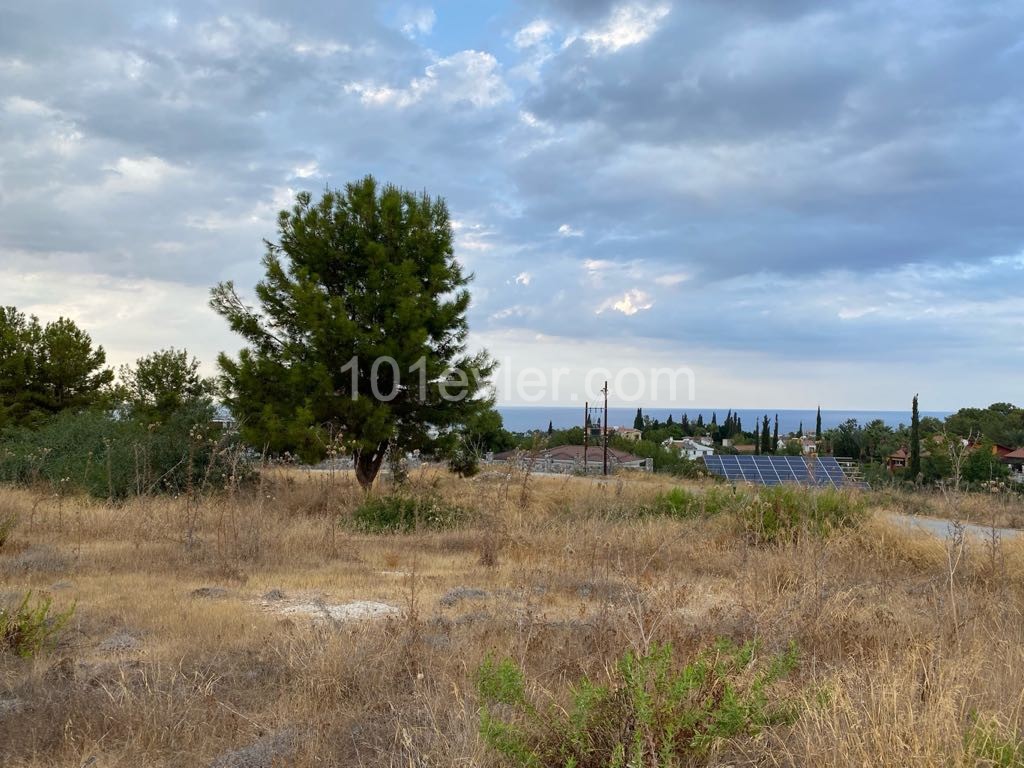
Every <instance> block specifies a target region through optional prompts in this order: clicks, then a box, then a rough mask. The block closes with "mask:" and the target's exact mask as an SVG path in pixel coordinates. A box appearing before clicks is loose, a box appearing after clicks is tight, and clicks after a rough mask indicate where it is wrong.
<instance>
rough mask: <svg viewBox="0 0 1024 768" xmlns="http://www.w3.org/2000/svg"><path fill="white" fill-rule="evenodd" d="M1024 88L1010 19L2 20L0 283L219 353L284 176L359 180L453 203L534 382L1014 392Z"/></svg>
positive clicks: (754, 396)
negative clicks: (594, 355) (649, 371)
mask: <svg viewBox="0 0 1024 768" xmlns="http://www.w3.org/2000/svg"><path fill="white" fill-rule="evenodd" d="M466 13H467V14H468V13H469V12H468V11H467V12H466ZM1021 72H1024V6H1021V4H1020V3H1017V2H978V3H970V4H964V3H957V2H954V1H953V0H943V1H942V2H939V1H937V0H932V1H930V2H921V3H914V4H902V5H899V6H893V5H892V4H883V3H878V2H850V3H846V4H841V5H839V4H828V5H822V4H820V3H812V2H809V1H803V0H787V2H772V3H763V2H755V0H728V1H725V2H723V1H720V0H719V1H715V2H712V0H691V1H690V2H682V1H681V0H676V2H669V0H638V1H635V2H634V1H631V0H625V2H616V1H614V0H608V1H607V2H605V1H604V0H601V1H600V2H595V1H594V0H587V1H586V2H583V0H530V2H527V3H524V4H520V5H519V6H518V7H516V8H509V7H507V6H505V5H504V4H495V5H494V7H493V8H488V7H487V6H486V5H483V4H481V5H480V6H479V7H477V6H474V9H473V15H472V17H469V16H459V15H458V14H455V13H454V12H451V11H450V10H447V9H446V8H445V7H442V6H438V7H437V8H434V7H431V5H430V4H429V3H426V2H420V3H402V4H399V3H384V4H381V5H379V6H374V5H373V4H371V3H364V2H355V1H354V0H353V1H352V2H327V0H321V1H320V2H313V3H305V4H302V5H301V6H295V7H289V6H283V5H281V4H279V3H270V2H247V3H245V2H225V3H217V4H208V3H200V4H189V5H188V6H187V7H183V8H175V7H174V6H173V5H168V6H166V7H164V8H162V9H159V10H157V9H152V8H150V9H144V10H140V8H139V7H138V6H137V5H136V4H132V3H127V2H121V3H115V2H106V3H96V4H87V5H83V4H80V3H70V2H67V3H56V2H41V3H36V4H20V3H19V4H16V5H15V4H12V3H5V4H0V280H2V285H3V296H2V297H0V298H2V300H3V302H4V303H15V304H19V305H23V306H24V307H25V308H27V309H30V310H34V311H37V312H39V313H41V314H56V313H60V312H67V313H71V314H75V312H76V311H77V312H78V313H79V314H85V315H86V317H84V318H81V319H82V320H83V321H87V322H90V323H91V330H93V332H94V335H95V336H96V337H97V338H99V339H100V340H101V341H105V342H106V343H107V345H108V346H109V347H112V348H113V349H114V350H116V351H117V353H118V354H119V355H121V356H122V357H131V356H133V355H136V354H142V353H145V352H147V351H149V349H150V348H153V347H156V346H162V345H169V344H175V345H177V346H190V347H193V348H194V349H195V351H196V352H198V353H199V354H200V355H201V356H202V357H204V358H205V359H206V360H210V359H211V358H212V356H213V354H214V352H215V351H216V350H217V349H219V348H223V347H225V346H229V345H230V344H231V343H232V340H231V338H230V336H228V335H227V334H226V332H224V331H223V329H222V327H221V324H220V321H219V319H218V318H216V317H214V316H213V315H212V314H211V313H209V311H208V310H206V309H204V304H205V300H206V290H207V288H208V287H209V286H210V285H211V284H213V283H214V282H216V281H218V280H220V279H224V278H227V277H231V278H234V279H236V280H237V281H238V282H239V284H241V285H247V284H251V283H252V282H254V281H255V279H256V278H257V277H258V274H259V263H258V260H259V257H260V255H261V250H262V246H261V238H264V237H270V236H272V235H273V230H274V220H275V216H276V212H277V211H278V210H279V209H280V208H282V207H284V206H286V205H288V204H289V201H290V200H291V199H292V197H293V195H294V193H295V192H296V191H298V190H300V189H310V190H313V191H317V190H319V189H322V188H323V187H324V186H325V185H328V184H330V185H340V184H343V183H344V182H346V181H349V180H352V179H354V178H358V177H359V176H361V175H363V174H365V173H374V174H375V175H377V176H379V177H381V178H383V179H387V180H389V181H393V182H395V183H398V184H401V185H404V186H408V187H411V188H415V189H420V188H424V187H425V188H427V189H428V190H430V191H431V192H434V193H436V194H440V195H443V196H445V197H446V198H447V199H448V201H449V204H450V206H451V208H452V212H453V217H454V219H455V220H456V222H457V227H458V230H457V231H458V244H459V248H458V255H459V257H460V258H461V259H462V260H463V261H464V262H465V263H466V265H467V267H468V268H469V269H471V270H472V271H474V272H475V274H476V276H477V277H476V283H475V292H474V306H473V310H472V312H473V315H472V321H473V327H474V330H475V332H476V338H477V339H478V340H479V341H482V342H486V343H488V344H490V345H491V346H492V347H495V348H494V349H493V350H492V351H494V352H495V353H496V354H497V355H498V356H499V357H501V356H503V354H504V352H505V351H506V350H504V349H503V348H502V347H503V345H506V344H507V347H508V349H513V348H514V349H517V350H521V349H522V348H523V347H522V343H521V342H522V339H530V338H533V339H534V340H535V341H534V343H533V347H532V348H533V350H534V351H533V352H532V353H531V354H532V355H533V356H534V358H535V360H533V361H527V362H525V363H524V362H519V363H517V364H519V365H525V364H530V363H531V362H536V363H538V364H542V365H543V364H548V362H549V361H551V362H553V361H557V360H559V359H560V358H561V356H562V352H563V350H564V347H565V345H567V344H580V343H584V344H590V345H597V347H595V348H601V349H604V353H603V355H602V356H603V357H604V358H605V360H604V362H603V364H605V365H607V364H609V360H614V358H615V357H616V356H617V355H623V354H626V353H627V352H628V353H630V354H631V352H630V351H631V350H636V349H649V350H655V351H656V352H657V354H658V355H659V356H662V357H665V356H667V357H669V358H673V357H674V358H676V359H679V360H680V361H681V362H683V363H686V364H689V365H692V366H694V367H699V366H700V364H701V362H702V361H706V362H707V364H708V366H713V367H714V368H715V370H716V371H717V373H715V374H714V375H713V376H712V375H711V374H709V376H711V378H713V380H714V381H715V382H716V386H717V383H718V382H726V381H731V384H729V386H732V387H734V388H735V389H736V391H742V384H743V382H744V381H745V380H749V378H750V377H752V376H754V375H755V374H756V373H757V371H754V370H751V367H752V366H754V365H756V366H757V367H758V371H760V373H761V375H762V377H767V378H768V379H770V380H771V382H772V383H771V384H770V385H769V386H768V388H767V389H765V388H763V387H762V388H759V389H758V391H756V392H754V391H751V392H750V395H749V397H748V399H747V402H735V403H734V404H735V405H738V406H743V405H751V406H756V405H759V404H761V403H762V402H764V400H765V398H767V400H768V401H769V402H776V403H781V402H783V401H786V402H792V398H791V397H790V393H792V392H793V391H795V388H799V389H800V391H801V393H802V395H803V396H805V397H808V398H813V399H815V400H825V401H826V402H827V395H828V392H829V391H830V390H832V389H834V388H835V387H838V386H840V383H839V382H837V381H835V380H834V379H830V378H829V376H833V377H834V376H839V375H842V376H843V377H850V376H852V377H854V381H856V380H857V379H858V377H859V380H861V381H862V382H863V383H864V386H865V388H867V389H870V391H871V392H872V393H873V394H872V395H871V396H872V397H873V398H875V399H874V400H870V401H860V402H857V403H836V405H837V406H842V405H864V406H886V405H892V404H893V403H902V402H903V401H904V400H906V399H907V392H904V391H903V390H901V389H900V390H895V391H894V392H893V394H892V395H891V399H889V400H884V401H883V400H879V399H878V398H879V397H882V396H885V397H888V396H887V395H878V394H874V393H875V392H876V389H875V386H876V383H877V381H878V380H879V379H883V380H884V378H885V377H892V380H893V384H894V386H899V387H912V388H916V389H920V390H922V392H924V393H926V394H930V395H931V403H932V405H933V406H934V407H941V406H953V405H958V404H960V403H961V402H965V401H978V402H987V401H989V400H996V399H1013V396H1014V394H1013V393H1014V392H1018V391H1019V389H1020V387H1021V384H1022V383H1024V380H1022V374H1021V369H1020V367H1019V365H1017V364H1016V362H1015V361H1016V359H1018V358H1019V357H1020V355H1021V353H1022V352H1024V319H1022V317H1021V315H1020V311H1019V306H1020V290H1021V289H1020V285H1022V284H1024V279H1022V278H1024V218H1022V217H1021V216H1020V211H1022V210H1024V166H1022V165H1021V164H1020V162H1019V158H1020V157H1024V132H1022V130H1021V120H1022V117H1024V104H1022V100H1024V85H1022V82H1024V81H1022V80H1021V78H1020V73H1021ZM140 287H141V288H140ZM84 290H88V291H90V292H91V293H92V296H93V299H91V300H83V297H82V295H81V294H82V291H84ZM135 290H141V295H142V296H144V297H145V300H146V301H147V302H148V305H147V307H146V310H145V311H144V312H143V311H140V312H132V311H126V310H125V308H123V307H120V308H118V307H116V306H110V307H109V308H108V309H107V310H106V311H105V310H104V307H106V306H107V305H106V304H104V303H103V301H100V300H99V299H98V298H96V297H107V303H108V304H110V303H113V302H115V300H117V301H124V300H125V297H130V296H131V295H133V291H135ZM127 300H129V301H130V299H127ZM161 302H165V304H161ZM172 315H173V317H174V319H173V320H172V321H168V319H167V318H168V316H172ZM125 316H127V317H130V318H133V319H132V320H131V325H132V327H131V328H130V329H127V328H126V327H125V326H126V322H127V321H125V320H123V318H124V317H125ZM119 317H120V318H122V319H120V320H119V319H118V318H119ZM538 338H539V340H537V339H538ZM624 351H625V352H624ZM517 354H520V356H522V354H525V353H522V352H521V351H520V352H518V353H517ZM652 354H653V353H652ZM937 360H942V361H945V360H950V361H956V364H955V365H951V366H949V369H948V370H944V371H942V372H941V373H939V374H937V373H936V369H935V361H937ZM842 366H855V370H854V371H853V372H851V371H850V370H849V369H847V368H843V367H842ZM730 369H731V372H730ZM839 370H842V374H839V373H837V371H839ZM823 371H828V372H829V373H828V374H827V375H826V374H824V373H823ZM980 371H984V372H987V373H986V375H981V374H979V372H980ZM915 372H918V373H917V375H916V376H915ZM988 374H991V375H988ZM730 377H731V379H730ZM918 378H919V379H920V381H918V380H917V379H918ZM937 378H939V379H941V380H936V379H937ZM797 382H799V387H797V384H796V383H797ZM808 382H813V387H809V386H808ZM869 382H871V384H870V386H869ZM850 385H851V382H850V381H849V380H847V379H846V378H844V380H843V382H842V387H848V386H850ZM929 388H930V389H929ZM883 389H884V388H883ZM729 391H732V390H729ZM842 391H844V392H846V391H848V390H846V389H843V390H842ZM879 391H881V390H879ZM700 397H701V399H702V400H703V401H704V402H705V403H706V404H708V405H721V404H722V403H718V402H715V399H714V396H713V394H707V395H701V396H700ZM1018 399H1019V398H1018Z"/></svg>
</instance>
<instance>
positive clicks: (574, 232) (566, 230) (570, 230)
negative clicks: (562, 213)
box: [558, 224, 583, 237]
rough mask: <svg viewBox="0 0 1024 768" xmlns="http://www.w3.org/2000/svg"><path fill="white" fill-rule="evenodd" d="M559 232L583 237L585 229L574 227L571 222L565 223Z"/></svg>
mask: <svg viewBox="0 0 1024 768" xmlns="http://www.w3.org/2000/svg"><path fill="white" fill-rule="evenodd" d="M558 234H559V235H561V236H562V237H583V230H582V229H574V228H573V226H572V225H571V224H563V225H562V226H560V227H559V228H558Z"/></svg>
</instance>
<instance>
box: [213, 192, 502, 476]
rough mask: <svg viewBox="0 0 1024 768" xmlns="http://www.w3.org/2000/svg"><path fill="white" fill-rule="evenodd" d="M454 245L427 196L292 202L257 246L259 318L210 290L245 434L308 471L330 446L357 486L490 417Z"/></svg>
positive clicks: (224, 291)
mask: <svg viewBox="0 0 1024 768" xmlns="http://www.w3.org/2000/svg"><path fill="white" fill-rule="evenodd" d="M452 243H453V234H452V226H451V221H450V219H449V215H448V209H447V206H446V205H445V203H444V201H443V200H441V199H436V200H435V199H432V198H431V197H430V196H428V195H427V194H426V193H422V194H413V193H411V192H407V191H404V190H401V189H399V188H397V187H394V186H390V185H387V186H383V187H381V186H380V185H378V183H377V182H376V181H375V180H374V179H373V177H371V176H367V177H366V178H364V179H362V180H361V181H358V182H354V183H351V184H348V185H346V187H345V189H344V190H327V191H326V192H324V194H323V196H322V198H321V199H320V201H319V202H317V203H314V202H313V200H312V197H311V195H310V194H309V193H308V192H302V193H300V194H299V195H298V196H297V197H296V202H295V205H294V206H293V208H292V209H291V211H282V212H281V214H280V215H279V217H278V241H277V242H269V241H267V242H266V253H265V255H264V257H263V266H264V268H265V271H266V274H265V277H264V278H263V280H261V281H260V282H259V283H258V284H257V286H256V296H257V299H258V302H259V310H256V309H254V308H253V307H250V306H248V305H246V304H245V303H244V302H243V301H242V299H241V298H240V297H239V296H238V294H237V293H236V291H235V287H234V284H233V283H231V282H230V281H229V282H225V283H221V284H219V285H218V286H216V287H215V288H214V289H213V291H212V297H211V302H210V303H211V306H212V307H213V308H214V310H215V311H216V312H218V313H219V314H220V315H222V316H223V317H224V318H225V319H226V320H227V321H228V323H229V324H230V326H231V329H232V330H233V331H235V332H236V333H238V334H240V335H241V336H242V337H243V338H244V339H245V341H246V346H245V348H243V349H242V351H241V352H240V353H239V356H238V358H237V359H233V358H231V357H229V356H228V355H226V354H221V355H220V357H219V360H218V361H219V364H220V368H221V371H222V380H223V383H224V385H225V390H226V395H227V397H226V402H227V404H228V406H229V407H230V408H231V410H232V411H233V413H234V414H235V415H236V416H237V417H239V418H240V420H241V422H242V425H243V427H242V434H243V437H245V438H246V440H247V441H249V442H250V443H252V444H254V445H257V446H261V447H262V446H266V447H267V448H268V449H270V450H271V451H272V452H275V453H280V452H284V451H296V452H298V453H299V455H300V456H301V457H302V458H303V459H306V460H310V461H311V460H316V459H318V458H321V457H323V456H324V455H325V454H326V451H327V449H328V447H329V445H330V444H331V443H332V442H334V441H337V442H339V443H340V444H341V445H342V446H344V447H345V448H346V449H349V450H351V451H352V453H353V457H354V459H355V470H356V478H357V479H358V481H359V483H360V484H361V485H362V486H363V487H364V488H368V487H369V486H370V485H371V484H372V483H373V481H374V479H375V478H376V476H377V473H378V472H379V470H380V467H381V464H382V462H383V460H384V457H385V455H386V453H387V452H388V450H395V451H402V452H404V451H407V450H409V449H413V448H420V447H426V446H427V445H429V443H430V441H431V432H432V430H435V429H436V430H437V431H438V432H440V433H444V432H446V431H448V430H450V429H452V428H454V427H456V426H458V425H459V424H463V423H465V422H466V421H467V420H469V419H471V418H472V417H473V416H474V415H475V414H478V413H479V412H480V411H481V410H486V409H488V408H490V407H491V405H492V401H491V399H490V398H488V397H484V396H483V394H484V393H485V391H486V387H487V379H488V377H489V376H490V374H491V373H492V371H493V369H494V363H493V362H492V361H491V359H490V357H489V356H488V354H487V353H486V352H479V353H477V354H476V355H470V354H468V353H467V352H466V335H467V333H468V323H467V320H466V310H467V308H468V306H469V300H470V296H469V292H468V290H467V285H468V283H469V280H470V279H471V276H466V275H464V274H463V272H462V267H461V266H460V265H459V263H458V262H457V261H456V259H455V255H454V252H453V247H452Z"/></svg>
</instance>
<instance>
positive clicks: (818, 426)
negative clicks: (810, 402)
mask: <svg viewBox="0 0 1024 768" xmlns="http://www.w3.org/2000/svg"><path fill="white" fill-rule="evenodd" d="M814 439H815V440H821V406H820V405H819V406H818V418H817V420H816V421H815V422H814Z"/></svg>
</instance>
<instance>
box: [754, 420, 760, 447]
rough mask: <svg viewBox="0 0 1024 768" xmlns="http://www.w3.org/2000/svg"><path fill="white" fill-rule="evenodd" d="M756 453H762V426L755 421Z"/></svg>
mask: <svg viewBox="0 0 1024 768" xmlns="http://www.w3.org/2000/svg"><path fill="white" fill-rule="evenodd" d="M754 453H756V454H760V453H761V428H760V427H759V426H758V425H757V422H756V421H755V422H754Z"/></svg>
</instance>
